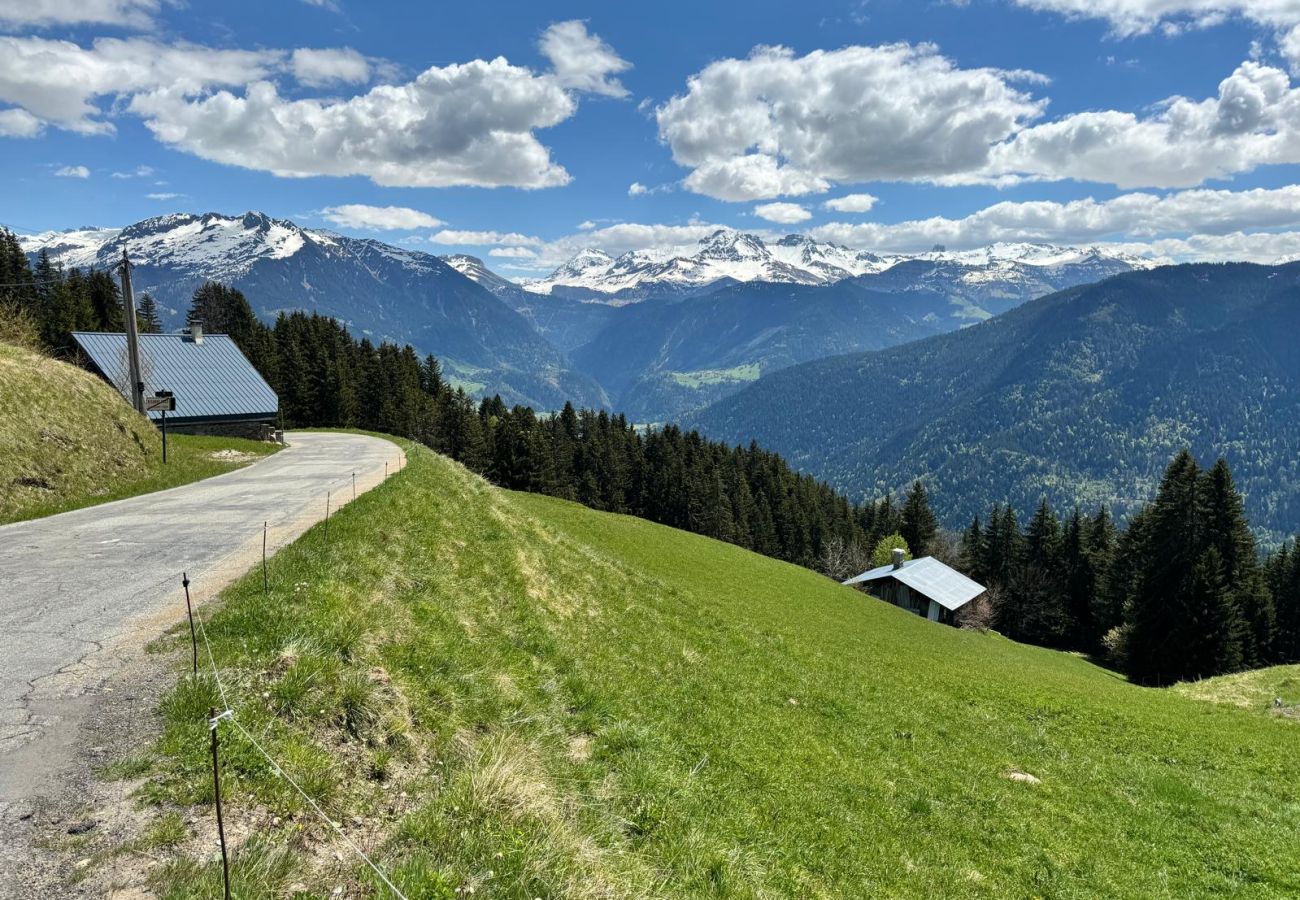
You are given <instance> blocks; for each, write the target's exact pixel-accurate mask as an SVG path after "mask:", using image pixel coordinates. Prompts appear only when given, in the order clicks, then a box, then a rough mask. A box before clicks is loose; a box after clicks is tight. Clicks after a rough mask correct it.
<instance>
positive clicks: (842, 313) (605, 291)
mask: <svg viewBox="0 0 1300 900" xmlns="http://www.w3.org/2000/svg"><path fill="white" fill-rule="evenodd" d="M447 260H448V262H449V263H450V264H451V265H454V266H455V267H456V268H458V269H459V270H460V271H461V272H462V273H463V274H465V275H466V276H467V277H470V278H473V279H475V280H476V281H478V282H479V283H480V284H482V285H483V286H484V287H487V288H488V289H489V290H492V291H494V292H495V293H496V294H497V295H498V296H500V297H501V298H502V299H503V300H504V301H505V302H506V303H507V304H509V305H510V306H511V308H513V309H515V310H516V311H517V312H519V313H520V314H521V315H523V316H525V317H526V318H528V319H529V321H530V322H532V323H533V325H534V327H536V328H537V330H538V331H539V332H540V333H541V334H543V335H544V336H545V337H546V338H547V339H548V340H550V341H551V342H552V343H553V344H555V345H556V346H557V347H558V348H559V349H561V350H563V351H564V352H566V353H567V354H569V358H570V360H571V361H572V363H573V364H574V365H575V366H576V367H577V368H578V369H579V370H580V371H582V372H584V373H586V374H589V375H591V376H592V377H593V378H595V379H596V380H597V381H598V382H599V383H600V384H601V386H602V388H604V390H605V391H606V394H607V395H608V396H609V398H610V399H611V401H612V403H613V404H614V406H615V408H616V409H618V410H620V411H621V412H624V413H626V414H627V415H628V416H630V417H632V418H633V419H634V420H635V421H645V422H661V421H671V420H675V419H678V418H680V417H681V416H683V415H685V414H687V413H689V412H691V411H693V410H697V409H700V408H703V407H704V406H706V405H707V404H709V403H711V402H715V401H717V400H719V399H721V398H723V397H725V396H728V395H730V394H732V393H734V392H735V391H737V390H739V389H740V388H742V387H744V386H745V385H746V384H748V383H750V382H752V381H753V380H754V379H756V378H758V377H759V376H760V375H762V374H765V373H769V372H774V371H777V370H779V369H782V368H784V367H786V366H790V365H794V364H796V363H800V362H805V361H809V360H815V359H821V358H823V357H826V356H831V355H835V354H840V353H847V352H851V351H855V350H870V349H880V348H883V347H890V346H894V345H896V344H902V343H906V342H908V341H912V340H916V339H919V338H922V337H928V336H930V335H934V334H940V333H944V332H947V331H952V330H954V329H957V328H962V327H965V326H967V325H970V324H973V323H975V322H980V321H983V320H985V319H987V318H989V317H991V316H994V315H996V314H998V313H1001V312H1004V311H1006V310H1008V309H1011V308H1013V307H1015V306H1017V305H1019V304H1021V303H1023V302H1025V301H1026V300H1030V299H1032V298H1034V297H1039V296H1042V295H1043V294H1048V293H1052V292H1054V291H1057V290H1060V289H1062V288H1066V287H1071V286H1074V285H1078V284H1084V283H1089V282H1094V281H1099V280H1101V279H1103V278H1106V277H1109V276H1110V275H1114V274H1117V273H1120V272H1128V271H1132V270H1134V269H1140V268H1149V267H1150V266H1151V265H1152V263H1151V262H1150V261H1149V260H1145V259H1142V258H1138V257H1129V256H1113V255H1106V254H1104V253H1102V252H1101V251H1100V250H1097V249H1095V248H1088V249H1077V248H1070V247H1059V246H1053V245H1044V244H1026V243H1019V244H1006V243H1004V244H995V245H993V246H990V247H987V248H983V249H981V250H975V251H965V252H949V251H945V250H942V249H935V250H933V251H930V252H927V253H923V254H916V255H912V256H905V255H899V254H895V255H892V256H880V255H876V254H872V253H867V252H861V251H853V250H850V249H849V248H847V247H842V246H838V245H834V244H827V243H819V242H816V241H813V240H812V239H810V238H808V237H806V236H803V235H786V236H785V237H783V238H780V239H779V240H777V241H774V242H771V243H767V242H764V241H763V239H762V238H760V237H758V236H757V235H752V234H745V233H742V232H736V231H717V232H715V233H713V234H712V235H709V236H708V237H705V238H703V239H702V240H701V241H700V242H699V244H698V248H697V250H696V252H694V253H693V254H690V255H671V254H665V253H658V254H654V253H648V252H644V251H636V252H630V253H625V254H623V255H621V256H619V257H616V258H611V257H610V256H609V255H608V254H606V253H603V252H601V251H599V250H594V249H586V250H582V251H580V252H579V253H578V254H577V255H575V256H574V257H573V259H571V260H570V261H569V262H567V263H565V264H564V265H563V266H560V267H559V268H558V269H556V270H555V271H554V272H553V273H551V275H550V276H548V277H547V278H545V279H541V280H537V281H529V282H524V283H522V284H519V285H516V284H513V283H511V282H508V281H505V280H504V279H501V278H500V277H499V276H496V275H495V274H494V273H491V272H490V270H488V269H487V268H486V267H485V266H484V265H483V264H482V262H481V261H480V260H478V259H477V258H475V257H471V256H460V257H448V258H447Z"/></svg>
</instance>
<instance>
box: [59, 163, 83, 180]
mask: <svg viewBox="0 0 1300 900" xmlns="http://www.w3.org/2000/svg"><path fill="white" fill-rule="evenodd" d="M54 174H55V175H56V176H58V177H59V178H89V177H90V170H89V169H87V168H86V167H85V166H63V167H62V168H59V169H55V170H54Z"/></svg>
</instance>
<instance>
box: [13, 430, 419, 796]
mask: <svg viewBox="0 0 1300 900" xmlns="http://www.w3.org/2000/svg"><path fill="white" fill-rule="evenodd" d="M288 442H289V446H288V447H287V448H286V449H284V450H282V451H281V452H279V453H277V454H275V455H273V456H271V457H269V458H267V459H264V460H261V461H259V462H256V463H254V464H252V465H250V466H247V467H245V468H243V469H238V470H236V471H234V472H228V473H226V474H224V475H219V476H217V477H215V478H209V479H207V480H205V481H199V482H195V483H193V484H189V485H184V486H182V487H178V488H172V489H170V490H167V491H160V492H158V493H155V494H146V495H143V496H139V497H132V498H130V499H127V500H120V501H117V502H114V503H106V504H103V505H101V506H94V507H90V508H87V509H80V510H76V511H74V512H68V513H63V514H60V515H57V516H50V517H48V518H45V519H36V520H33V521H30V522H20V523H17V524H14V525H6V526H3V527H0V814H3V813H4V812H5V810H6V808H8V807H10V806H11V805H12V804H14V803H16V802H19V801H24V800H29V799H31V798H34V797H39V796H42V795H43V794H45V793H48V792H49V791H51V790H54V789H55V788H57V781H58V778H59V773H60V770H61V767H62V766H63V765H64V764H66V763H67V762H68V761H69V760H70V759H71V757H72V755H73V754H74V752H75V750H76V747H75V745H76V740H77V733H78V724H79V722H80V721H81V720H83V719H84V717H86V716H88V715H93V714H94V712H95V706H96V697H95V694H96V692H97V691H98V690H99V689H101V688H102V687H103V685H104V682H105V681H106V680H107V678H108V676H109V675H110V674H112V672H113V671H114V670H116V669H117V668H118V667H119V666H120V665H121V664H122V663H123V662H124V661H125V660H127V659H129V658H130V657H131V656H132V655H133V654H135V653H138V652H139V651H140V649H141V647H142V646H143V644H144V643H146V642H147V641H148V640H149V639H151V638H153V637H155V636H157V635H158V634H159V633H161V632H162V630H164V629H165V628H166V627H167V626H169V625H171V624H172V623H174V622H176V621H177V620H178V619H181V618H183V617H184V600H183V597H184V595H183V594H182V593H181V585H180V573H181V571H182V570H184V571H187V572H188V573H189V576H190V579H191V582H192V584H191V592H192V593H193V594H194V596H195V598H196V600H197V599H201V598H203V597H206V596H208V595H210V594H212V593H214V592H215V591H216V590H218V589H220V588H221V587H222V586H224V585H225V584H227V583H228V582H229V581H231V580H232V579H233V578H235V577H237V576H238V575H240V574H241V573H243V572H244V571H246V570H247V569H248V568H249V567H250V566H251V565H253V564H254V563H255V562H257V561H258V560H259V559H260V556H261V548H262V523H263V522H264V521H266V522H269V524H270V530H269V538H268V549H269V550H272V551H273V550H275V549H277V548H278V547H281V546H283V545H284V544H287V543H289V542H290V541H292V540H293V539H294V538H296V537H297V536H298V535H299V534H301V533H302V532H303V531H305V530H306V529H307V528H308V527H310V526H311V525H312V524H314V523H315V522H316V521H318V520H319V519H320V518H322V517H323V515H324V512H325V495H326V491H331V492H332V497H333V505H334V506H336V507H337V506H339V505H342V504H343V503H346V502H347V501H348V500H350V499H351V497H352V473H354V472H355V473H356V482H357V492H358V493H360V492H361V491H362V490H365V489H366V488H369V487H373V486H374V485H376V484H378V483H379V482H380V481H381V480H382V479H383V477H384V464H385V463H387V464H388V466H389V469H390V471H393V472H395V471H396V468H397V465H398V462H399V460H400V459H401V458H402V452H401V450H400V449H398V447H397V446H395V445H394V444H392V443H390V442H389V441H385V440H381V439H379V438H373V437H368V436H365V435H355V434H341V433H321V432H317V433H311V432H297V433H291V434H290V435H289V436H288Z"/></svg>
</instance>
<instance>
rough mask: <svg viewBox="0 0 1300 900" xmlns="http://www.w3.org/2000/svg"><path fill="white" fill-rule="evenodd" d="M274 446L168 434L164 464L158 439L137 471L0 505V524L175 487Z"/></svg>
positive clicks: (235, 465)
mask: <svg viewBox="0 0 1300 900" xmlns="http://www.w3.org/2000/svg"><path fill="white" fill-rule="evenodd" d="M150 427H151V428H152V426H150ZM279 449H280V446H279V445H278V444H271V443H267V442H266V441H249V440H243V439H242V438H231V437H202V436H198V435H189V434H169V435H167V463H166V465H164V464H163V462H162V450H161V444H160V445H159V450H158V457H157V460H156V461H152V462H151V464H150V465H148V466H147V467H145V468H143V470H142V471H133V472H130V473H128V474H119V475H117V476H116V477H113V478H112V479H111V480H109V479H103V480H100V483H98V484H94V485H86V486H85V487H76V488H73V487H67V488H65V489H64V490H59V491H46V492H44V493H53V494H54V496H48V497H38V498H34V499H31V500H29V501H28V502H27V503H25V504H23V505H22V506H21V507H17V508H14V509H8V508H0V525H5V524H8V523H10V522H22V521H25V520H27V519H39V518H41V517H42V516H50V515H54V514H55V513H61V512H69V511H71V510H74V509H81V508H83V507H86V506H95V505H97V504H100V503H108V502H110V501H112V500H125V499H126V498H127V497H135V496H137V495H139V494H149V493H153V492H154V491H162V490H166V489H167V488H173V487H179V486H180V485H183V484H189V483H190V482H192V481H200V480H202V479H204V478H211V477H212V476H213V475H220V474H222V473H223V472H231V471H234V470H235V469H241V468H243V467H244V466H246V465H249V464H250V463H253V462H256V461H257V460H259V459H261V458H262V457H265V456H269V455H270V454H272V453H275V452H276V451H278V450H279Z"/></svg>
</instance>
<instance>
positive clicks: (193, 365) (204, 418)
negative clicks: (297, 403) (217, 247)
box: [72, 331, 280, 425]
mask: <svg viewBox="0 0 1300 900" xmlns="http://www.w3.org/2000/svg"><path fill="white" fill-rule="evenodd" d="M72 336H73V338H75V339H76V341H77V345H78V346H79V347H81V349H82V350H83V351H85V353H86V355H87V356H89V357H90V359H91V361H92V362H93V363H94V364H95V367H96V368H97V369H99V371H100V372H101V373H102V374H103V375H104V377H105V378H107V379H108V380H109V381H111V382H112V383H113V385H114V387H116V388H117V389H118V390H119V391H121V392H122V396H124V397H126V398H127V399H130V390H129V385H128V381H129V379H128V376H127V362H126V335H125V334H115V333H111V332H98V331H78V332H75V333H74V334H73V335H72ZM140 375H141V378H142V379H143V380H144V392H145V396H146V397H151V396H153V394H154V392H155V391H171V392H172V393H174V394H175V395H176V411H175V412H174V413H168V414H167V421H168V422H174V423H176V424H177V425H184V424H186V423H191V422H238V421H249V420H254V421H255V420H261V419H274V418H275V416H276V413H277V412H278V410H279V408H280V398H279V397H277V396H276V394H275V391H273V390H271V386H270V385H269V384H267V383H266V381H265V379H263V378H262V376H261V375H259V374H258V372H257V370H256V369H255V368H253V365H252V363H250V362H249V361H248V360H247V359H246V358H245V357H244V354H243V353H241V352H240V351H239V347H238V346H237V345H236V344H235V342H234V341H232V340H231V339H230V338H229V337H228V336H227V335H224V334H205V335H204V336H203V342H202V343H199V344H196V343H194V342H193V341H189V340H185V339H184V337H183V336H182V335H179V334H142V335H140ZM149 417H150V418H152V419H155V420H156V419H158V418H160V417H161V414H160V413H150V414H149Z"/></svg>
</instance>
